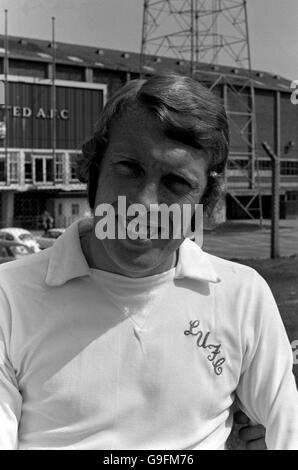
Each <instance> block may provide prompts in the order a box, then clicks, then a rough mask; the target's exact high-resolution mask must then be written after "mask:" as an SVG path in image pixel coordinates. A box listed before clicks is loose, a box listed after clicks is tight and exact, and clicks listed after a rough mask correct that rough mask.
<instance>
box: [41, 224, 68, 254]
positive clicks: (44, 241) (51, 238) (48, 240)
mask: <svg viewBox="0 0 298 470" xmlns="http://www.w3.org/2000/svg"><path fill="white" fill-rule="evenodd" d="M63 232H65V228H51V229H49V230H47V231H46V232H45V233H44V234H43V235H41V236H40V237H36V240H37V242H38V244H39V246H40V248H41V249H42V250H44V249H45V248H49V247H50V246H52V245H53V244H54V242H55V240H57V238H58V237H60V235H62V233H63Z"/></svg>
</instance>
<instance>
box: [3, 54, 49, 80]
mask: <svg viewBox="0 0 298 470" xmlns="http://www.w3.org/2000/svg"><path fill="white" fill-rule="evenodd" d="M9 73H10V74H11V75H25V76H29V77H36V78H47V64H46V63H45V62H35V61H26V60H18V59H9Z"/></svg>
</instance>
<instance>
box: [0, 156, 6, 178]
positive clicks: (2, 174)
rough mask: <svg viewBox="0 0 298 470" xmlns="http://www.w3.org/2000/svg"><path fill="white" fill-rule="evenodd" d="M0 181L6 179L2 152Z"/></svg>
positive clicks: (0, 157)
mask: <svg viewBox="0 0 298 470" xmlns="http://www.w3.org/2000/svg"><path fill="white" fill-rule="evenodd" d="M0 181H6V162H5V156H4V155H3V154H2V155H0Z"/></svg>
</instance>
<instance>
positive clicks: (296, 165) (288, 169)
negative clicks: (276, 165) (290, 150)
mask: <svg viewBox="0 0 298 470" xmlns="http://www.w3.org/2000/svg"><path fill="white" fill-rule="evenodd" d="M280 174H281V175H288V176H290V175H291V176H293V175H298V161H291V160H287V161H282V162H280Z"/></svg>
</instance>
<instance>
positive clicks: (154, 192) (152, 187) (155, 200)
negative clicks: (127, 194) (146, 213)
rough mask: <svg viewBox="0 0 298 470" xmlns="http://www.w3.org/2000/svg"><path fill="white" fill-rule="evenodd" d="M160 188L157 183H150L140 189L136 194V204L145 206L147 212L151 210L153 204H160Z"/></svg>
mask: <svg viewBox="0 0 298 470" xmlns="http://www.w3.org/2000/svg"><path fill="white" fill-rule="evenodd" d="M159 199H160V194H159V188H158V185H157V183H156V182H153V181H151V182H148V183H146V184H144V185H143V186H142V187H139V188H138V190H137V191H136V193H135V194H134V202H135V203H138V204H142V205H143V206H145V208H146V210H149V209H150V205H151V204H160V202H161V201H160V200H159Z"/></svg>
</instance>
